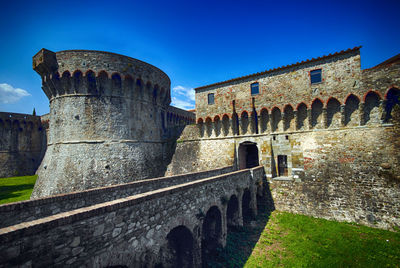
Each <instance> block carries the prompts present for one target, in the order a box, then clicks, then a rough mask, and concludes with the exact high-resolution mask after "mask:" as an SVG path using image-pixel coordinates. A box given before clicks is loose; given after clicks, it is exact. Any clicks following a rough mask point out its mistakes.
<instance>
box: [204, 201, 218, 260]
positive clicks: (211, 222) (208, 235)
mask: <svg viewBox="0 0 400 268" xmlns="http://www.w3.org/2000/svg"><path fill="white" fill-rule="evenodd" d="M202 227H203V228H202V230H203V231H202V240H201V258H202V263H203V265H204V264H205V263H207V261H209V260H210V259H213V256H215V255H216V252H217V249H218V248H220V247H221V246H222V231H223V230H222V214H221V211H220V209H219V208H218V207H217V206H212V207H211V208H210V209H209V210H208V211H207V214H206V216H205V218H204V221H203V226H202Z"/></svg>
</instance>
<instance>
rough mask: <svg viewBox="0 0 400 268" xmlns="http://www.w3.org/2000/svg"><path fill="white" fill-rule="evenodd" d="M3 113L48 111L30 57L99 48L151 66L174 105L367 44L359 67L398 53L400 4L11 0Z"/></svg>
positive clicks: (1, 79) (6, 8)
mask: <svg viewBox="0 0 400 268" xmlns="http://www.w3.org/2000/svg"><path fill="white" fill-rule="evenodd" d="M6 3H7V4H4V3H3V4H2V16H0V26H1V27H0V36H1V37H2V38H1V39H0V40H1V41H0V48H1V49H0V111H7V112H19V113H32V110H33V107H35V108H36V111H37V113H38V114H39V115H41V114H44V113H47V112H48V111H49V104H48V99H47V97H46V96H45V94H44V93H43V92H42V90H41V80H40V77H39V75H37V74H36V73H35V72H34V71H33V70H32V56H33V55H34V54H35V53H36V52H37V51H39V50H40V49H41V48H43V47H44V48H47V49H49V50H52V51H59V50H66V49H93V50H104V51H111V52H116V53H119V54H123V55H127V56H130V57H133V58H137V59H140V60H143V61H145V62H148V63H150V64H153V65H155V66H157V67H158V68H160V69H161V70H163V71H164V72H165V73H166V74H167V75H168V76H169V77H170V79H171V91H172V99H173V103H172V104H173V105H175V106H178V107H182V108H186V109H188V108H193V107H194V91H193V88H195V87H199V86H203V85H207V84H211V83H215V82H219V81H223V80H227V79H230V78H234V77H238V76H243V75H246V74H251V73H255V72H259V71H263V70H266V69H270V68H274V67H279V66H282V65H287V64H291V63H295V62H297V61H301V60H306V59H310V58H313V57H318V56H322V55H326V54H329V53H333V52H336V51H340V50H343V49H347V48H352V47H354V46H359V45H362V46H363V48H362V49H361V64H362V68H369V67H372V66H374V65H376V64H378V63H380V62H382V61H384V60H386V59H387V58H389V57H392V56H394V55H396V54H398V53H400V30H399V29H400V17H399V10H400V1H399V0H397V1H393V0H392V1H388V0H379V1H368V0H364V1H351V0H348V1H341V0H336V1H324V0H320V1H306V0H303V1H277V0H275V1H251V0H247V1H233V0H232V1H217V0H214V1H207V0H205V1H189V0H187V1H172V0H171V1H151V0H146V1H143V0H142V1H117V0H115V1H106V2H102V1H73V0H72V1H54V0H53V1H18V0H15V1H7V2H6Z"/></svg>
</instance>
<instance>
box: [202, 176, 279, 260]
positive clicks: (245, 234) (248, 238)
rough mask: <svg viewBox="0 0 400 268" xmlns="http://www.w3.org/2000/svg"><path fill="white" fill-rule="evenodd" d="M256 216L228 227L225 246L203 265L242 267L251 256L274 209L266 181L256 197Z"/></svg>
mask: <svg viewBox="0 0 400 268" xmlns="http://www.w3.org/2000/svg"><path fill="white" fill-rule="evenodd" d="M257 208H258V209H257V213H258V215H257V216H255V217H254V216H253V217H252V218H251V219H247V220H244V222H243V226H237V227H228V236H227V239H226V246H225V248H219V249H218V256H215V258H213V260H209V261H208V262H207V264H205V265H203V266H204V267H243V266H244V265H245V264H246V262H247V260H248V259H249V257H250V256H251V254H252V252H253V249H254V247H255V246H256V244H257V242H258V240H259V239H260V236H261V233H262V232H263V230H264V229H265V226H266V225H267V223H268V221H269V218H270V215H271V212H272V211H274V210H275V206H274V202H273V199H272V195H271V191H270V189H269V185H268V183H266V189H265V191H264V196H261V197H259V198H257Z"/></svg>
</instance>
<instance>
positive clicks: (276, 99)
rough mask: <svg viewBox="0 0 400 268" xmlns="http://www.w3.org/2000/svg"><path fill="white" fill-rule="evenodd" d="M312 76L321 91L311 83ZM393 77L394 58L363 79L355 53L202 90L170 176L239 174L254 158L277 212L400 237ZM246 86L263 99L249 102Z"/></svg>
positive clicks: (399, 143)
mask: <svg viewBox="0 0 400 268" xmlns="http://www.w3.org/2000/svg"><path fill="white" fill-rule="evenodd" d="M314 69H321V70H322V81H321V83H318V84H311V83H310V77H309V72H310V71H311V70H314ZM399 73H400V58H399V57H398V56H396V57H393V58H392V59H390V60H388V61H386V62H384V63H382V64H380V65H378V66H376V67H374V68H371V69H367V70H361V69H360V55H359V48H355V49H351V50H347V51H342V52H339V53H336V54H334V55H328V56H324V57H321V58H318V59H312V60H309V61H306V62H302V63H297V64H294V65H291V66H285V67H282V68H279V69H277V70H270V71H266V72H263V73H258V74H254V75H249V76H245V77H241V78H237V79H232V80H229V81H225V82H221V83H216V84H213V85H210V86H205V87H200V88H198V89H197V90H196V116H197V125H196V126H190V127H189V128H186V129H185V130H184V131H183V134H182V136H181V138H180V139H179V140H178V141H179V142H178V144H177V147H176V155H174V158H173V161H172V162H171V163H170V165H169V166H168V169H167V170H168V171H172V173H173V171H174V170H177V171H178V170H207V169H208V168H209V167H211V166H218V165H222V164H226V163H229V165H234V166H236V167H242V166H246V165H247V164H248V161H247V159H248V157H249V154H250V155H251V154H256V157H255V156H254V155H253V156H251V157H252V158H253V159H256V158H258V163H260V164H261V165H262V166H263V167H264V168H265V173H266V176H267V178H268V180H269V185H270V187H271V192H272V196H273V198H274V202H275V207H276V208H277V209H280V210H285V211H291V212H295V213H303V214H307V215H312V216H316V217H323V218H328V219H335V220H339V221H354V222H358V223H362V224H365V225H369V226H373V227H379V228H385V229H393V228H396V227H399V226H400V217H399V213H398V211H399V209H400V207H399V205H398V204H399V201H400V177H399V176H398V174H400V150H399V148H400V136H399V134H398V133H399V127H398V125H399V122H400V113H399V111H397V112H396V109H398V110H399V109H400V108H399V107H398V106H396V105H397V104H399V96H400V87H399V83H400V76H399ZM253 82H259V85H260V94H258V95H253V96H251V93H250V85H251V83H253ZM209 93H214V94H215V95H214V96H215V104H214V105H208V104H207V94H209ZM252 98H254V100H253V99H252ZM233 100H235V106H232V101H233ZM396 107H397V108H396ZM250 145H255V146H256V147H255V148H256V149H254V148H253V149H252V150H247V149H243V148H249V147H246V146H250ZM181 155H184V156H185V157H182V156H181ZM190 156H192V157H190Z"/></svg>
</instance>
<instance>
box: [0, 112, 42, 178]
mask: <svg viewBox="0 0 400 268" xmlns="http://www.w3.org/2000/svg"><path fill="white" fill-rule="evenodd" d="M45 148H46V131H45V129H44V126H42V123H41V120H40V117H39V116H32V115H27V114H16V113H4V112H0V178H3V177H12V176H23V175H33V174H35V171H36V169H37V168H38V166H39V164H40V162H41V161H42V158H43V155H44V152H45Z"/></svg>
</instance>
